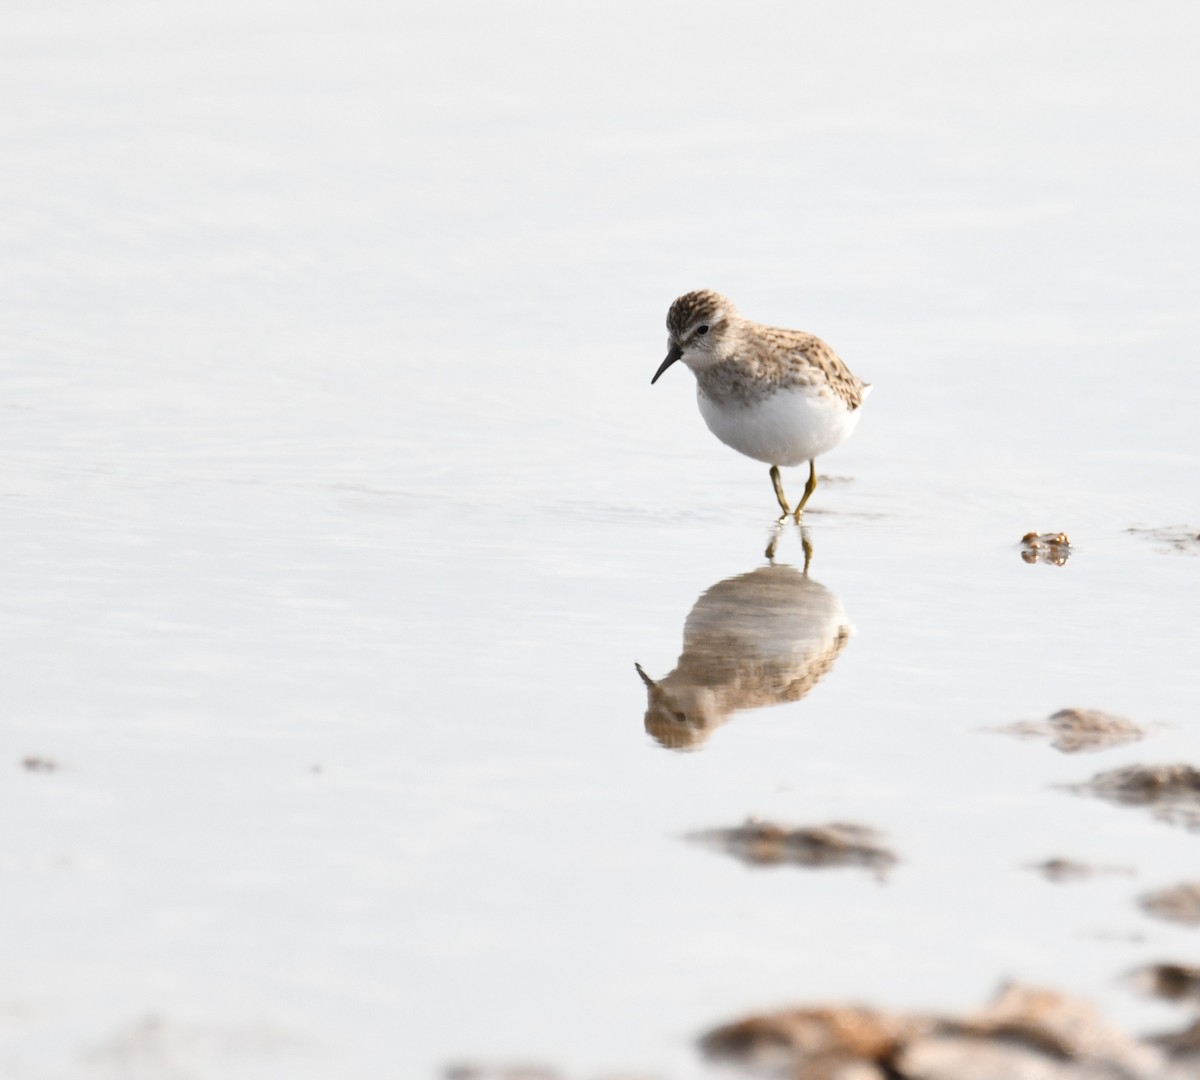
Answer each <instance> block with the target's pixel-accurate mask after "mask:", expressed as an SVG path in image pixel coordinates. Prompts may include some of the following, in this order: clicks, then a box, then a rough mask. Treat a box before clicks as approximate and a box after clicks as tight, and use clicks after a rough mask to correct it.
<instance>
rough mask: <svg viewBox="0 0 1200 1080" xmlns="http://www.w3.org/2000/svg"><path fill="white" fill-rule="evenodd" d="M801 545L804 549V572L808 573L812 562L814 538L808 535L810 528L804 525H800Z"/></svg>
mask: <svg viewBox="0 0 1200 1080" xmlns="http://www.w3.org/2000/svg"><path fill="white" fill-rule="evenodd" d="M800 546H801V547H802V548H803V549H804V573H805V574H806V575H807V574H808V568H809V566H810V565H811V564H812V557H813V546H812V540H810V539H809V536H808V529H806V528H805V527H804V526H803V525H802V526H800Z"/></svg>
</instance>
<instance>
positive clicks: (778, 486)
mask: <svg viewBox="0 0 1200 1080" xmlns="http://www.w3.org/2000/svg"><path fill="white" fill-rule="evenodd" d="M771 483H772V484H773V485H774V486H775V498H777V499H778V500H779V505H780V507H781V508H782V509H783V513H782V514H780V515H779V520H780V521H782V520H783V519H784V518H785V517H787V516H788V514H790V513H791V512H792V508H791V507H790V506H788V501H787V496H786V495H784V493H783V478H782V477H781V476H780V475H779V466H778V465H772V466H771Z"/></svg>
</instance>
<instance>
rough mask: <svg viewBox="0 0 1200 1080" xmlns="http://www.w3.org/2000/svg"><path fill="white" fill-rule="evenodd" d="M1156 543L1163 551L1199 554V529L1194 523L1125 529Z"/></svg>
mask: <svg viewBox="0 0 1200 1080" xmlns="http://www.w3.org/2000/svg"><path fill="white" fill-rule="evenodd" d="M1125 531H1126V532H1129V533H1132V534H1133V535H1134V536H1141V537H1143V538H1145V539H1146V540H1149V541H1151V542H1152V543H1154V544H1156V545H1157V546H1158V547H1159V548H1160V549H1161V550H1163V551H1171V552H1179V553H1181V554H1185V555H1196V554H1200V529H1197V528H1196V527H1195V526H1194V525H1169V526H1166V527H1165V528H1161V529H1126V530H1125Z"/></svg>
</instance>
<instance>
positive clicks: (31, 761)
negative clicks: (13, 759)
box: [21, 754, 58, 772]
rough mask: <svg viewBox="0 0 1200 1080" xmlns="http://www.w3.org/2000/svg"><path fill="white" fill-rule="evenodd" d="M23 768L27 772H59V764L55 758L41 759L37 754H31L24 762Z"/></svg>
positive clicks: (22, 763)
mask: <svg viewBox="0 0 1200 1080" xmlns="http://www.w3.org/2000/svg"><path fill="white" fill-rule="evenodd" d="M21 768H23V769H24V770H25V771H26V772H56V771H57V770H58V762H57V761H55V760H54V759H53V758H48V757H39V756H38V755H37V754H30V755H29V756H28V757H27V758H25V759H24V760H22V762H21Z"/></svg>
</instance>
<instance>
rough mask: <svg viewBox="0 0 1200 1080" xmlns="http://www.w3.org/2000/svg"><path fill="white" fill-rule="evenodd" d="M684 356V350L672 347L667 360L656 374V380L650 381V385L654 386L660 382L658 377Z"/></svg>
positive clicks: (660, 365)
mask: <svg viewBox="0 0 1200 1080" xmlns="http://www.w3.org/2000/svg"><path fill="white" fill-rule="evenodd" d="M682 355H683V350H682V349H681V348H680V347H679V346H678V345H672V346H671V351H670V352H669V353H667V358H666V359H665V360H664V361H663V362H662V363H661V364H659V365H658V370H657V371H656V372H655V373H654V378H653V379H651V380H650V385H651V386H653V385H654V384H655V383H656V382H658V377H659V376H660V375H661V374H662V373H663V372H664V371H666V370H667V368H669V367H670V366H671V365H672V364H673V363H675V361H676V360H678V359H679V358H680V357H681V356H682Z"/></svg>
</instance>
